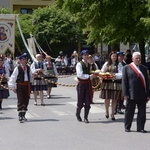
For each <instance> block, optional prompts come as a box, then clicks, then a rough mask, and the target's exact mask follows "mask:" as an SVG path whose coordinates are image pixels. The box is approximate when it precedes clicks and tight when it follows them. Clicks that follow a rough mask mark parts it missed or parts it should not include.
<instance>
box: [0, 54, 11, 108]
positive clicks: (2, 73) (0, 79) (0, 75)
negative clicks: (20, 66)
mask: <svg viewBox="0 0 150 150" xmlns="http://www.w3.org/2000/svg"><path fill="white" fill-rule="evenodd" d="M8 78H9V69H8V67H5V65H4V61H3V57H1V56H0V109H2V101H3V99H4V98H8V97H9V91H8V89H5V88H3V87H2V86H1V85H3V86H6V87H8V84H7V79H8Z"/></svg>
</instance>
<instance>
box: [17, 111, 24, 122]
mask: <svg viewBox="0 0 150 150" xmlns="http://www.w3.org/2000/svg"><path fill="white" fill-rule="evenodd" d="M22 113H23V112H19V114H18V116H19V121H20V123H23V114H22Z"/></svg>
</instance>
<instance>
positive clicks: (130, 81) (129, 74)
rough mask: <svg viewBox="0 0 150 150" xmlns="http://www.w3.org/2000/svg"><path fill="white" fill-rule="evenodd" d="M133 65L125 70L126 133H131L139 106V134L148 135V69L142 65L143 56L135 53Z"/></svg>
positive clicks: (123, 78) (123, 86)
mask: <svg viewBox="0 0 150 150" xmlns="http://www.w3.org/2000/svg"><path fill="white" fill-rule="evenodd" d="M132 61H133V62H132V63H130V64H129V65H126V66H125V67H124V68H123V75H122V93H123V96H124V99H125V100H126V101H127V104H126V110H125V122H124V125H125V132H130V128H131V125H132V120H133V117H134V112H135V108H136V105H137V108H138V113H137V132H142V133H146V131H145V130H144V126H145V122H146V103H147V101H148V100H149V95H150V93H149V82H148V75H147V68H146V67H145V66H143V65H141V64H140V63H141V54H140V53H139V52H134V53H133V55H132Z"/></svg>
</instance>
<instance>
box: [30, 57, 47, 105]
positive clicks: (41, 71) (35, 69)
mask: <svg viewBox="0 0 150 150" xmlns="http://www.w3.org/2000/svg"><path fill="white" fill-rule="evenodd" d="M31 70H32V73H33V75H34V80H33V82H32V91H33V93H34V105H37V94H38V91H40V99H41V105H42V106H45V104H44V94H43V91H47V85H46V82H45V80H44V77H45V75H46V74H47V69H46V66H45V64H44V62H43V61H42V55H41V54H37V55H36V61H34V62H33V63H32V64H31Z"/></svg>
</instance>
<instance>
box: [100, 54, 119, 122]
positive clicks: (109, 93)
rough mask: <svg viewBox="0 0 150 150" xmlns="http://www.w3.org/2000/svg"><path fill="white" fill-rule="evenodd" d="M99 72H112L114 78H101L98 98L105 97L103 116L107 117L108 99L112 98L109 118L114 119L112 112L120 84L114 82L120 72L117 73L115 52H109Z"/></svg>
mask: <svg viewBox="0 0 150 150" xmlns="http://www.w3.org/2000/svg"><path fill="white" fill-rule="evenodd" d="M101 72H103V73H106V72H109V73H110V74H113V75H114V77H115V78H113V79H103V81H102V85H101V94H100V98H103V99H105V111H106V114H105V117H106V118H107V119H108V118H109V105H110V99H112V105H111V106H112V110H111V119H112V120H113V121H114V120H115V117H114V112H115V108H116V104H117V100H118V98H119V96H120V90H121V85H120V84H118V83H117V82H115V79H117V78H120V74H117V73H118V59H117V53H116V52H111V53H110V54H109V58H108V61H107V62H105V63H104V65H103V66H102V69H101Z"/></svg>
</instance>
